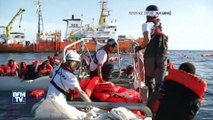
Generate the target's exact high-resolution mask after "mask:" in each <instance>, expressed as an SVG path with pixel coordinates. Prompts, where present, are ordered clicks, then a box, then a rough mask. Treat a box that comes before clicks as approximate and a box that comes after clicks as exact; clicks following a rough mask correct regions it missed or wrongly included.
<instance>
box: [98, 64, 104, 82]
mask: <svg viewBox="0 0 213 120" xmlns="http://www.w3.org/2000/svg"><path fill="white" fill-rule="evenodd" d="M101 68H102V65H101V64H98V67H97V72H98V76H99V78H100V79H101V80H103V77H102V70H101Z"/></svg>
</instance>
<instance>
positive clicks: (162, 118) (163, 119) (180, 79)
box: [154, 63, 207, 120]
mask: <svg viewBox="0 0 213 120" xmlns="http://www.w3.org/2000/svg"><path fill="white" fill-rule="evenodd" d="M194 74H195V67H194V65H193V64H191V63H183V64H181V65H180V67H179V69H171V70H169V73H168V76H167V77H166V80H165V81H164V82H163V84H162V86H161V87H160V93H161V96H160V97H159V100H158V102H156V103H157V104H156V106H155V107H156V108H155V111H154V112H156V116H155V119H156V120H192V119H193V118H194V117H195V115H196V114H197V113H198V111H199V108H200V105H201V102H202V101H203V99H204V94H205V91H206V89H207V83H206V82H205V81H203V80H201V79H200V78H198V77H197V76H195V75H194Z"/></svg>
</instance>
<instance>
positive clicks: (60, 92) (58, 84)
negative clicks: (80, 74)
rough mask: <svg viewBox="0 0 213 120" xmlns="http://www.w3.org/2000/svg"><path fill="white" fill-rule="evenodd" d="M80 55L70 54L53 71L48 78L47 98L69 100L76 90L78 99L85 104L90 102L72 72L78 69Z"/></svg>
mask: <svg viewBox="0 0 213 120" xmlns="http://www.w3.org/2000/svg"><path fill="white" fill-rule="evenodd" d="M79 65H80V55H79V54H78V53H76V52H73V51H72V52H70V53H68V54H67V56H66V62H65V63H62V64H61V65H60V66H57V67H56V68H54V69H53V72H52V74H51V75H50V77H51V78H52V80H51V82H50V83H51V84H50V86H49V89H48V93H47V96H49V95H54V96H61V97H62V98H63V99H66V98H67V99H68V100H71V99H72V96H73V94H72V93H73V91H74V90H76V91H77V93H78V94H79V95H80V97H81V98H82V99H83V100H84V101H85V102H91V100H90V99H89V97H88V96H87V95H86V94H85V93H84V91H83V90H82V89H81V87H80V85H79V81H78V79H77V77H76V76H75V75H74V72H75V71H76V70H77V69H78V68H79Z"/></svg>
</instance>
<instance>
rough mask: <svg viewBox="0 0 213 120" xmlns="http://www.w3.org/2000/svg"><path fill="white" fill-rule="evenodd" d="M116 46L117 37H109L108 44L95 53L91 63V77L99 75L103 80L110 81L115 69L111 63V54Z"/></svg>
mask: <svg viewBox="0 0 213 120" xmlns="http://www.w3.org/2000/svg"><path fill="white" fill-rule="evenodd" d="M116 46H117V42H116V41H115V39H108V40H107V43H106V45H104V46H103V47H102V48H100V49H99V50H98V51H97V52H96V53H95V54H94V56H93V58H92V60H91V63H90V79H92V78H93V77H94V76H99V77H100V79H101V80H105V81H109V77H110V75H111V74H112V71H113V64H112V63H109V62H111V61H112V60H111V59H110V57H109V55H110V53H112V52H113V51H114V50H115V48H116ZM116 60H118V58H116Z"/></svg>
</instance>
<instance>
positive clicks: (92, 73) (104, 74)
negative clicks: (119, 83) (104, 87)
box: [90, 63, 114, 81]
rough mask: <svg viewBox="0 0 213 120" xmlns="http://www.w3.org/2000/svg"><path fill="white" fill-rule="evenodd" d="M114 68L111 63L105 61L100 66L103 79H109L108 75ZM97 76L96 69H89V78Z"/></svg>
mask: <svg viewBox="0 0 213 120" xmlns="http://www.w3.org/2000/svg"><path fill="white" fill-rule="evenodd" d="M113 69H114V65H113V64H112V63H105V64H104V65H103V66H102V68H101V71H102V77H103V80H104V81H109V78H110V75H111V74H112V71H113ZM95 76H98V72H97V69H95V70H94V71H90V79H92V78H93V77H95Z"/></svg>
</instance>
